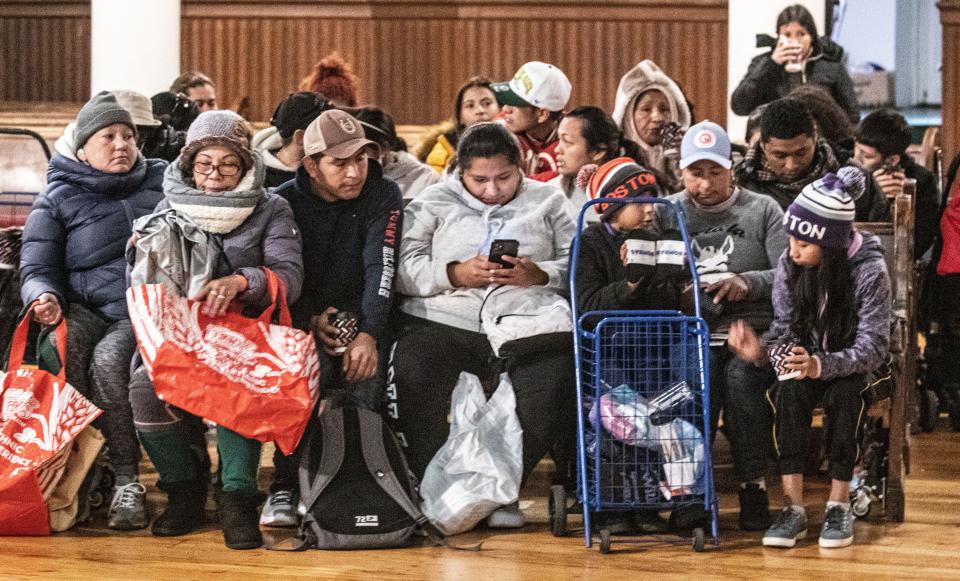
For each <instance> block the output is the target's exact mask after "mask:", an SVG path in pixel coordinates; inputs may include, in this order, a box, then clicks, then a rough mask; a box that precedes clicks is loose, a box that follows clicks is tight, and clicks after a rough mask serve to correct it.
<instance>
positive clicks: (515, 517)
mask: <svg viewBox="0 0 960 581" xmlns="http://www.w3.org/2000/svg"><path fill="white" fill-rule="evenodd" d="M525 524H527V521H526V520H524V518H523V513H522V512H520V503H519V502H514V503H512V504H505V505H503V506H501V507H500V508H498V509H497V510H495V511H493V512H492V513H490V516H488V517H487V526H488V527H490V528H492V529H519V528H520V527H522V526H523V525H525Z"/></svg>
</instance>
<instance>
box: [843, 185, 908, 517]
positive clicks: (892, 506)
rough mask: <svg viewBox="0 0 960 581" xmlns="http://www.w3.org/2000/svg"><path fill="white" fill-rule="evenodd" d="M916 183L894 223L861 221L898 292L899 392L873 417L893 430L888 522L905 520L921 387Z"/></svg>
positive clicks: (898, 202) (901, 198)
mask: <svg viewBox="0 0 960 581" xmlns="http://www.w3.org/2000/svg"><path fill="white" fill-rule="evenodd" d="M916 187H917V184H916V181H915V180H910V179H908V180H907V181H906V183H905V184H904V191H903V193H902V194H900V195H898V196H897V197H896V199H895V200H894V206H893V208H894V212H893V213H894V215H893V222H875V223H857V225H856V226H857V228H858V229H860V230H863V231H867V232H871V233H873V234H876V235H877V236H878V237H879V238H880V241H881V243H882V244H883V246H884V249H885V257H886V261H887V269H888V271H889V273H890V281H891V285H892V289H891V290H892V292H893V312H892V314H893V318H894V319H895V321H896V325H895V326H894V329H895V330H894V333H895V335H894V336H891V338H890V344H891V355H892V356H893V358H894V362H895V364H896V370H895V373H896V390H895V392H894V394H893V397H891V398H890V400H889V401H888V402H880V404H878V405H877V406H875V407H874V408H873V409H871V412H870V413H871V415H872V416H874V417H878V416H879V417H883V422H884V425H885V426H886V427H889V429H890V443H889V452H888V460H887V486H886V492H885V505H886V518H887V519H889V520H893V521H896V522H903V518H904V492H903V481H904V478H905V476H906V474H907V472H908V471H909V458H910V445H909V440H908V437H907V436H908V432H909V429H908V425H907V416H906V407H907V402H908V398H909V396H910V392H911V390H914V389H915V387H916V380H917V357H918V354H919V349H918V345H917V329H916V315H917V296H916V290H917V281H916V269H915V268H914V262H913V229H914V209H913V204H914V196H915V195H916Z"/></svg>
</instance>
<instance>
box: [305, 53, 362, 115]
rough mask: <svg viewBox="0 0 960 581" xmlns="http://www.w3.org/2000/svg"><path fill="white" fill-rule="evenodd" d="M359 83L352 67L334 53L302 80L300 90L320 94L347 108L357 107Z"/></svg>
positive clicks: (324, 58)
mask: <svg viewBox="0 0 960 581" xmlns="http://www.w3.org/2000/svg"><path fill="white" fill-rule="evenodd" d="M358 82H359V79H358V78H357V75H355V74H354V73H353V69H352V68H351V67H350V65H349V64H347V62H346V61H345V60H343V57H341V56H340V54H339V53H337V52H332V53H330V54H328V55H327V56H325V57H323V58H322V59H320V60H319V61H317V64H315V65H313V69H312V70H311V71H310V73H308V74H307V76H305V77H303V78H302V79H300V85H299V86H298V89H300V90H301V91H313V92H314V93H319V94H321V95H323V96H324V97H325V98H327V99H328V100H330V101H336V102H337V103H338V104H340V105H344V106H346V107H356V106H357V101H358V100H359V96H358V94H357V83H358Z"/></svg>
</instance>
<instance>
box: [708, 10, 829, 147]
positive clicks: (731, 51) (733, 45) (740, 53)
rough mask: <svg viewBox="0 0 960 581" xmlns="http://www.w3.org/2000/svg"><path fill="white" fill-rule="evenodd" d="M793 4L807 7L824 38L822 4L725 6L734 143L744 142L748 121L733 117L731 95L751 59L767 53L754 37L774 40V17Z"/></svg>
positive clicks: (729, 119)
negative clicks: (764, 36) (766, 37)
mask: <svg viewBox="0 0 960 581" xmlns="http://www.w3.org/2000/svg"><path fill="white" fill-rule="evenodd" d="M792 4H803V5H804V6H806V7H807V9H808V10H809V11H810V13H811V14H813V19H814V21H815V22H816V24H817V30H818V32H819V33H820V34H823V32H824V31H825V30H826V27H825V26H824V21H823V17H824V11H825V8H826V5H825V3H824V1H823V0H729V2H728V10H729V12H728V14H729V20H728V21H729V23H730V24H729V28H728V32H727V43H728V44H727V55H728V56H727V103H728V105H727V132H728V133H729V134H730V137H731V139H733V140H734V141H742V140H743V133H744V131H745V130H746V127H747V118H746V117H740V116H738V115H734V114H733V111H732V110H730V108H729V103H730V95H731V94H733V90H734V89H736V88H737V85H738V84H739V83H740V80H741V79H742V78H743V76H744V75H745V74H746V72H747V67H748V66H749V65H750V61H751V60H752V59H753V57H754V56H756V55H758V54H760V53H761V52H764V51H768V50H769V49H766V48H764V49H758V48H757V42H756V36H757V34H761V33H766V34H769V35H771V36H776V34H777V31H776V30H775V29H774V27H775V25H776V23H777V15H778V14H780V11H781V10H783V9H784V8H786V7H787V6H790V5H792Z"/></svg>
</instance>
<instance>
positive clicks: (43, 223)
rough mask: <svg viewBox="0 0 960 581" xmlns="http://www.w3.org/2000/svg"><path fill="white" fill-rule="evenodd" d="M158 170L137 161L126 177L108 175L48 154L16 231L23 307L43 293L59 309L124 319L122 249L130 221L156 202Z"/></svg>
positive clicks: (157, 164)
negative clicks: (40, 182) (80, 308)
mask: <svg viewBox="0 0 960 581" xmlns="http://www.w3.org/2000/svg"><path fill="white" fill-rule="evenodd" d="M166 166H167V162H165V161H163V160H159V159H147V160H145V159H143V157H140V158H139V159H138V160H137V163H136V164H135V165H134V166H133V169H131V170H130V171H129V172H127V173H124V174H110V173H105V172H102V171H99V170H97V169H94V168H92V167H90V166H89V165H86V164H84V163H81V162H79V161H75V160H72V159H70V158H68V157H65V156H63V155H61V154H59V153H57V154H54V156H53V159H51V160H50V167H49V168H48V169H47V187H46V189H45V190H44V191H42V192H41V193H40V195H39V196H37V200H36V202H34V204H33V209H32V210H31V211H30V216H29V217H28V218H27V224H26V226H25V227H24V230H23V250H22V251H21V255H20V277H21V281H22V283H21V288H20V296H21V297H22V298H23V302H24V304H29V303H31V302H33V301H34V300H36V299H37V297H39V296H40V295H41V294H43V293H45V292H50V293H53V294H54V295H56V296H57V299H58V300H59V301H60V304H61V306H63V307H64V308H66V306H67V305H68V304H69V303H82V304H83V305H85V306H86V307H89V308H91V309H94V310H96V311H99V312H100V313H101V314H102V315H103V316H104V317H106V318H107V319H110V320H112V321H117V320H120V319H126V318H127V301H126V298H125V296H124V292H125V290H126V279H125V275H126V261H125V260H124V249H125V248H126V244H127V240H128V239H129V238H130V234H131V232H132V231H133V221H134V220H136V219H137V218H139V217H140V216H145V215H146V214H149V213H151V212H153V209H154V208H155V207H156V206H157V204H158V203H160V201H161V200H163V171H164V169H165V168H166Z"/></svg>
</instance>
